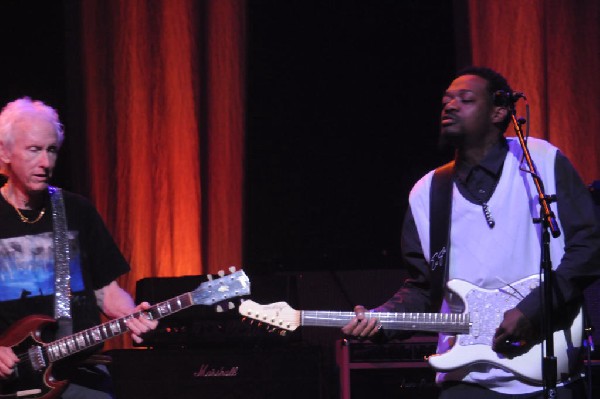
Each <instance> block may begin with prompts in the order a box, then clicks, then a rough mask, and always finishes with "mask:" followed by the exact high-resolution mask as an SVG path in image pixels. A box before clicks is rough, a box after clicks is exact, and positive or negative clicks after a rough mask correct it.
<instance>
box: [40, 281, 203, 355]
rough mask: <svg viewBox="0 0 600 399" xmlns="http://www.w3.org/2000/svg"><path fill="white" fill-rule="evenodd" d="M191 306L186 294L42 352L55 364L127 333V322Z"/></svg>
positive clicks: (188, 295)
mask: <svg viewBox="0 0 600 399" xmlns="http://www.w3.org/2000/svg"><path fill="white" fill-rule="evenodd" d="M192 305H194V302H193V298H192V294H191V293H190V292H187V293H185V294H182V295H179V296H177V297H175V298H172V299H169V300H166V301H164V302H161V303H158V304H156V305H154V306H152V307H151V308H149V309H148V310H144V311H140V312H136V313H132V314H130V315H127V316H124V317H121V318H120V319H114V320H110V321H108V322H106V323H103V324H100V325H97V326H95V327H92V328H88V329H87V330H83V331H80V332H78V333H75V334H73V335H69V336H67V337H64V338H60V339H58V340H56V341H53V342H50V343H48V344H47V345H46V346H45V347H44V350H45V353H46V355H47V357H48V359H49V361H50V362H55V361H57V360H60V359H63V358H65V357H67V356H70V355H72V354H74V353H77V352H80V351H83V350H85V349H89V348H91V347H93V346H95V345H98V344H100V343H102V342H104V341H106V340H108V339H111V338H114V337H117V336H119V335H122V334H124V333H126V332H128V331H129V328H128V327H127V321H129V320H131V319H135V318H138V317H140V316H141V315H146V316H147V317H149V318H150V319H153V320H158V319H161V318H163V317H166V316H169V315H171V314H173V313H176V312H179V311H180V310H183V309H185V308H188V307H190V306H192Z"/></svg>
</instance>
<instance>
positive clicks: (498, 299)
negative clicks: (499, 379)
mask: <svg viewBox="0 0 600 399" xmlns="http://www.w3.org/2000/svg"><path fill="white" fill-rule="evenodd" d="M538 285H539V281H538V278H537V277H528V278H525V279H522V280H519V281H517V282H515V283H513V284H511V285H507V286H505V287H502V288H499V289H492V290H487V289H482V288H479V287H477V286H475V285H473V284H471V283H468V282H466V281H463V280H451V281H449V282H448V288H449V289H450V290H451V291H453V292H455V293H456V294H457V295H459V296H460V298H461V299H462V300H463V302H464V304H465V311H464V313H465V314H469V317H470V322H471V328H470V331H469V333H468V334H458V335H457V336H456V342H455V344H454V346H453V347H452V348H451V349H450V350H448V351H447V352H445V353H443V354H439V355H433V356H431V357H430V358H429V363H430V364H431V366H432V367H433V368H435V369H436V370H439V371H450V370H453V369H456V368H459V367H463V366H467V365H470V364H475V363H488V364H492V365H495V366H497V367H500V368H503V369H505V370H510V371H512V372H513V373H515V374H518V375H520V376H521V377H522V378H525V379H527V380H529V381H530V382H532V383H535V384H542V382H543V375H542V368H541V364H542V357H543V350H544V348H543V344H542V343H540V344H537V345H535V346H533V347H532V348H531V349H529V350H528V351H527V352H526V353H524V354H522V355H519V356H515V357H511V358H507V357H504V356H502V355H500V354H498V353H496V352H494V351H493V350H492V343H493V338H494V333H495V331H496V328H498V326H499V325H500V323H501V322H502V319H503V317H504V312H505V311H507V310H509V309H512V308H514V307H515V306H516V305H517V304H518V303H519V302H520V301H521V299H522V298H523V297H524V296H526V295H527V294H529V292H531V290H532V289H534V288H535V287H537V286H538ZM582 340H583V315H582V311H581V310H580V311H579V313H578V315H577V316H576V318H575V320H574V321H573V323H572V325H571V328H570V329H566V330H562V331H556V332H555V333H554V354H555V356H556V358H557V371H558V375H557V378H558V379H559V380H560V379H561V377H562V376H568V375H572V373H573V371H574V365H576V364H577V363H578V362H579V360H580V351H579V348H580V346H581V343H582Z"/></svg>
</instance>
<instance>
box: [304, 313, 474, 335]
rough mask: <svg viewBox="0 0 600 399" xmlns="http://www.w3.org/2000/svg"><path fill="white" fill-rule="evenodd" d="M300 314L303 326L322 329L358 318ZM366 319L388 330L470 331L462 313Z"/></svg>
mask: <svg viewBox="0 0 600 399" xmlns="http://www.w3.org/2000/svg"><path fill="white" fill-rule="evenodd" d="M299 313H300V324H301V325H303V326H320V327H343V326H345V325H346V324H348V322H350V320H352V319H353V318H354V317H355V316H356V314H355V313H354V312H337V311H326V310H302V311H299ZM365 317H366V318H367V319H370V318H372V317H377V319H379V323H380V324H381V325H382V326H383V327H384V328H386V329H388V330H406V331H410V330H415V331H428V332H453V333H468V332H469V329H470V322H469V316H468V315H467V314H462V313H389V312H377V313H370V312H368V313H365Z"/></svg>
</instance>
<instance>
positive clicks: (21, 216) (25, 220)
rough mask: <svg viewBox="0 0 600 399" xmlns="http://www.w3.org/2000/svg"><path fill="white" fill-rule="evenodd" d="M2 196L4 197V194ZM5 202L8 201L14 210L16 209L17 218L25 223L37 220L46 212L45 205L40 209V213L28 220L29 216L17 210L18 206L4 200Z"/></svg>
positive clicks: (32, 222)
mask: <svg viewBox="0 0 600 399" xmlns="http://www.w3.org/2000/svg"><path fill="white" fill-rule="evenodd" d="M4 198H6V196H4ZM6 202H8V203H9V204H10V206H12V207H13V208H14V209H15V211H17V215H19V219H21V222H23V223H27V224H34V223H37V222H39V221H40V220H41V219H42V217H44V214H45V213H46V207H44V208H42V210H41V211H40V214H39V215H37V217H36V218H35V219H33V220H29V218H28V217H27V216H25V215H23V214H22V213H21V211H20V210H19V208H17V207H16V206H14V205H13V204H12V203H11V202H10V201H8V200H6Z"/></svg>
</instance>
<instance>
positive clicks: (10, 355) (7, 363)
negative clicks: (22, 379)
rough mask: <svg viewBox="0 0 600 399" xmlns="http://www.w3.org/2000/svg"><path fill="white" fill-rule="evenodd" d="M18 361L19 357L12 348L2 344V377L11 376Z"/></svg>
mask: <svg viewBox="0 0 600 399" xmlns="http://www.w3.org/2000/svg"><path fill="white" fill-rule="evenodd" d="M18 361H19V358H17V355H15V353H14V352H13V350H12V349H11V348H8V347H6V346H0V379H6V378H8V377H10V375H11V374H12V373H13V371H14V367H15V365H16V364H17V362H18Z"/></svg>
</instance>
